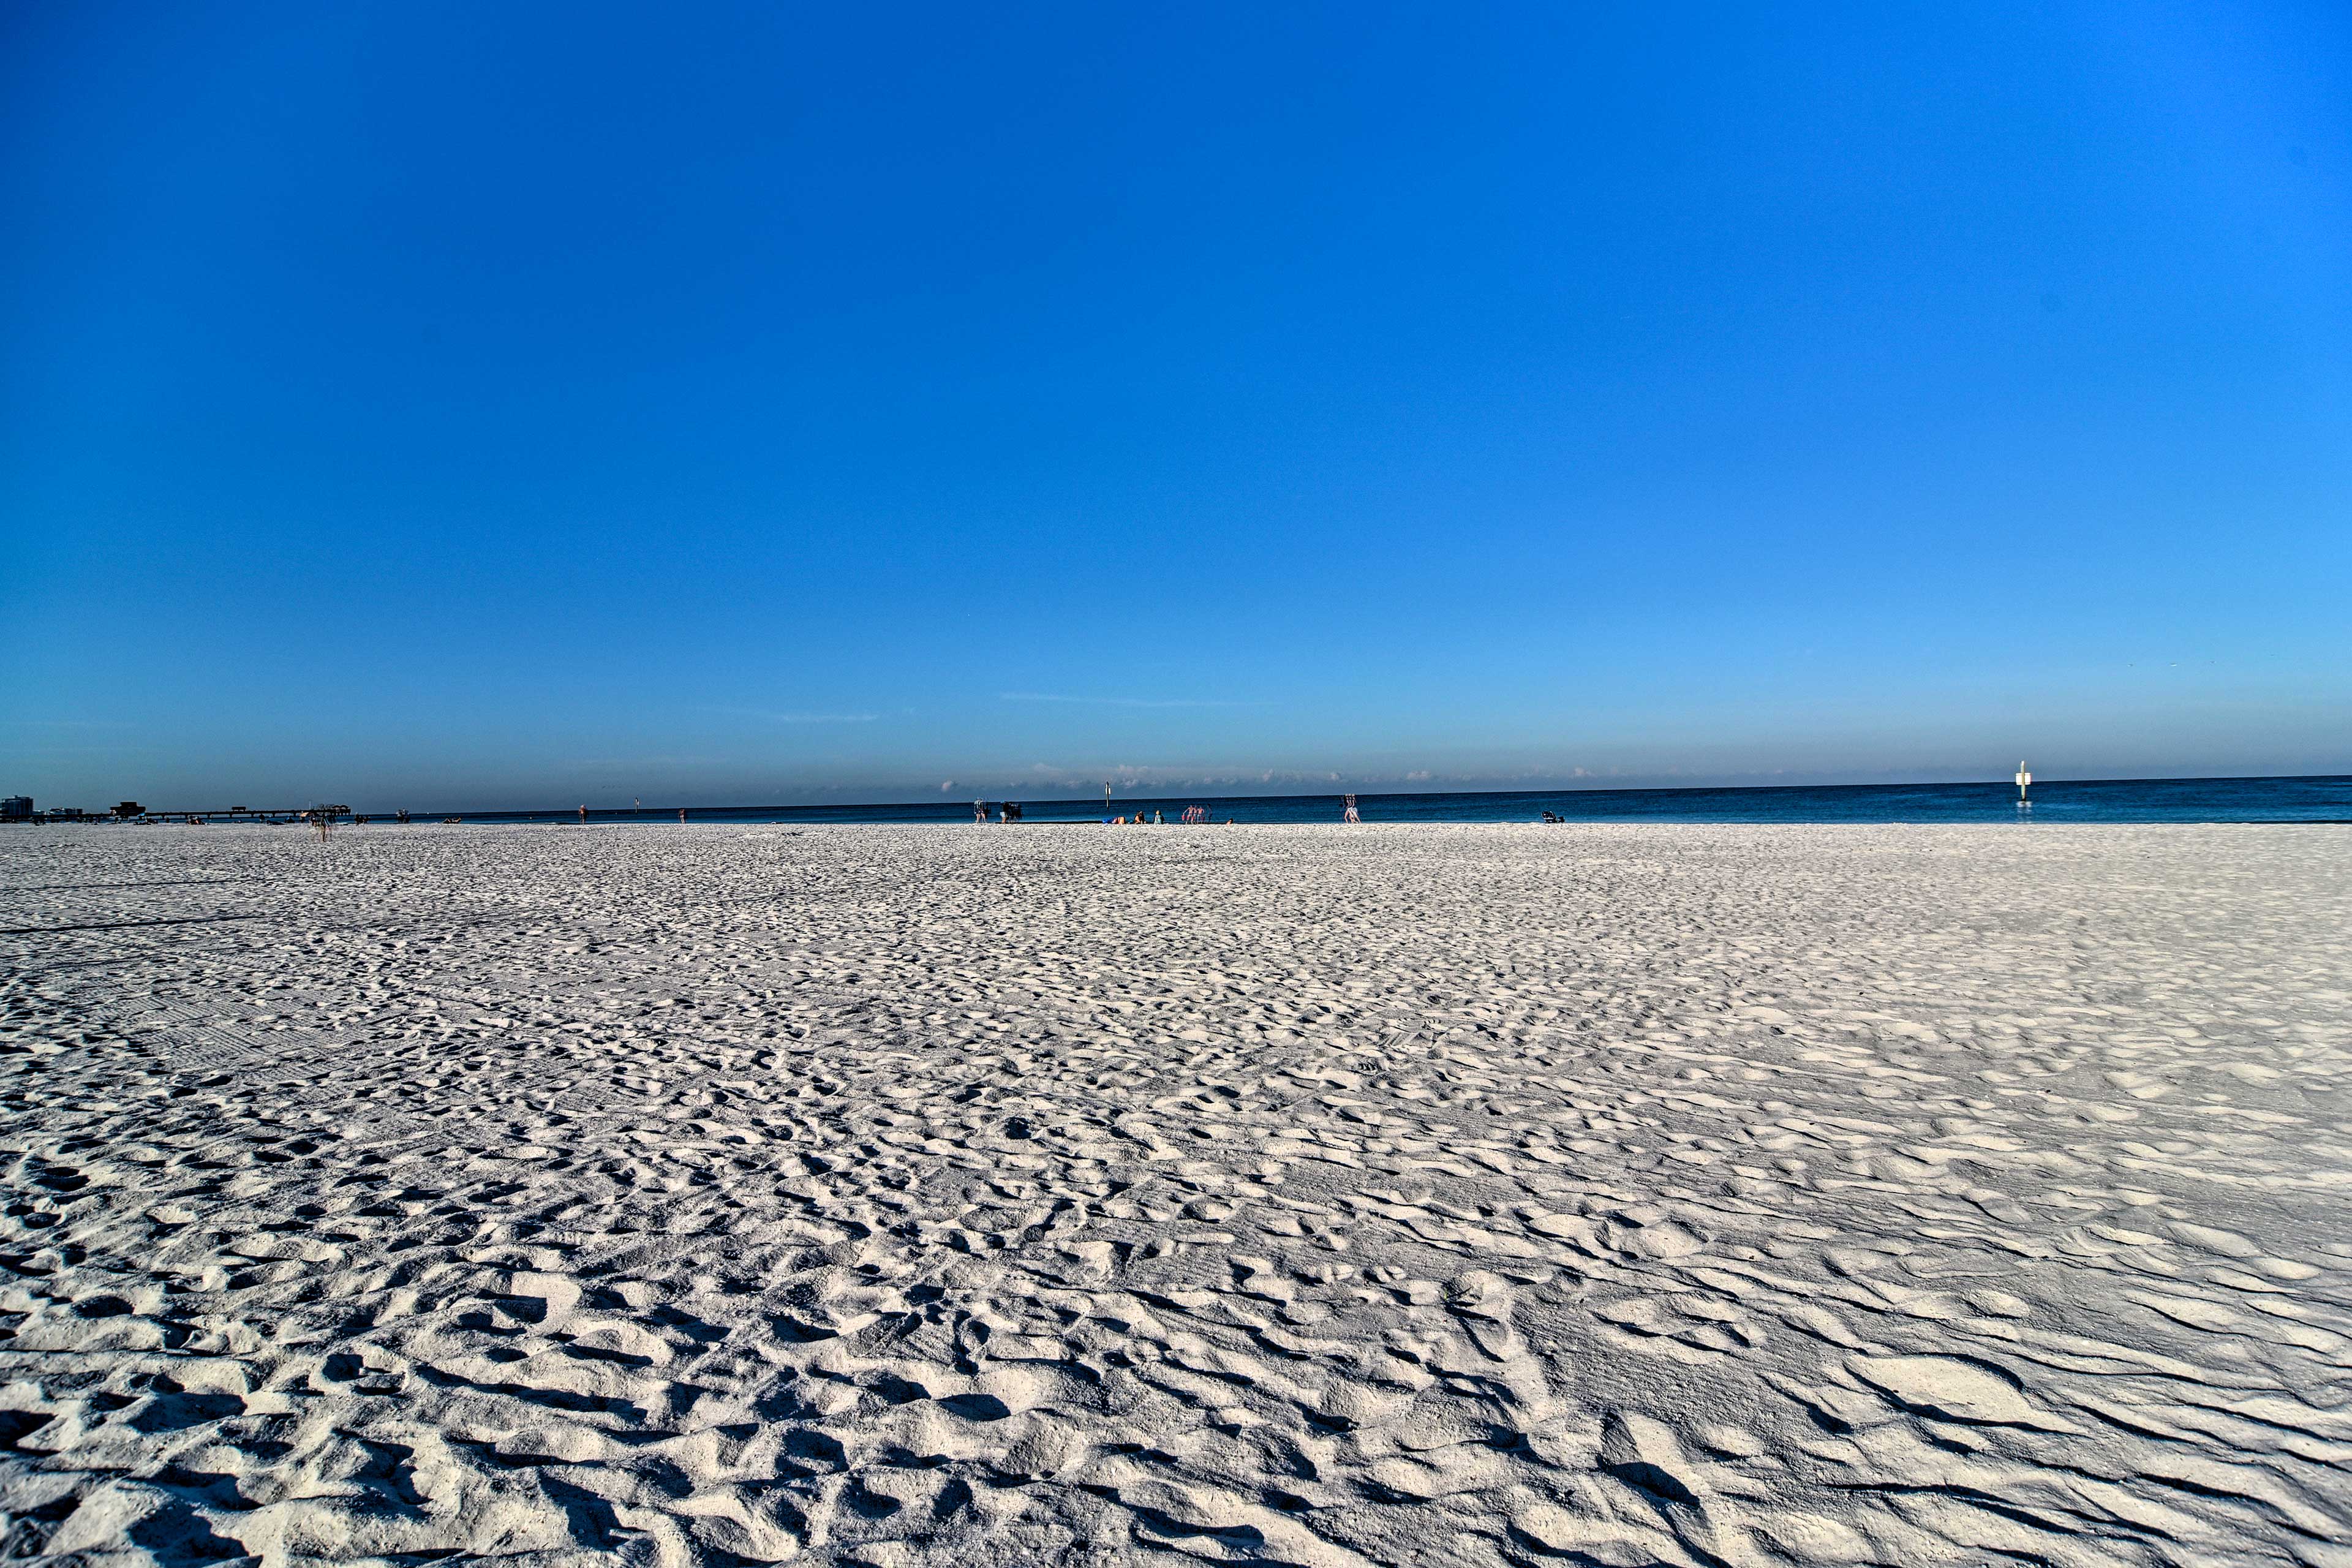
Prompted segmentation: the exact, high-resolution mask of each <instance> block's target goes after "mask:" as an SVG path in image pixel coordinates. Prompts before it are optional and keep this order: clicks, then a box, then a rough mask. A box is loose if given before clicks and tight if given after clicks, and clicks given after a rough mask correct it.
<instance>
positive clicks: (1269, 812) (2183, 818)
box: [415, 774, 2352, 824]
mask: <svg viewBox="0 0 2352 1568" xmlns="http://www.w3.org/2000/svg"><path fill="white" fill-rule="evenodd" d="M2029 799H2030V800H2031V801H2032V805H2029V806H2026V807H2023V808H2021V807H2020V806H2019V805H2018V803H2017V786H2016V785H2014V784H2010V783H2008V782H2006V781H2002V782H2000V783H1997V784H1996V783H1986V784H1828V785H1818V784H1817V785H1802V786H1792V787H1787V788H1769V787H1768V788H1744V789H1577V790H1511V791H1481V792H1477V793H1470V794H1457V795H1363V794H1359V795H1357V797H1356V802H1357V806H1358V809H1359V810H1360V812H1361V814H1362V816H1363V819H1364V820H1365V821H1366V822H1537V821H1540V820H1542V818H1543V814H1544V813H1545V812H1546V811H1554V812H1557V813H1559V815H1560V816H1564V817H1566V818H1567V819H1568V820H1570V822H1791V823H1796V822H1815V823H1821V822H2012V823H2013V822H2029V821H2030V822H2111V823H2131V822H2334V823H2352V775H2342V774H2336V775H2328V776H2324V777H2317V778H2257V779H2096V780H2084V781H2081V782H2066V781H2053V782H2051V783H2048V784H2042V783H2039V782H2037V783H2036V784H2034V785H2033V786H2032V790H2031V791H2030V792H2029ZM999 805H1001V803H1000V802H996V801H992V802H990V814H991V815H992V816H994V815H995V814H996V810H997V807H998V806H999ZM1021 805H1022V809H1023V819H1024V822H1025V823H1028V824H1040V823H1054V822H1101V821H1103V820H1105V819H1106V817H1107V816H1111V815H1114V814H1116V815H1120V816H1131V815H1133V814H1134V813H1135V812H1138V811H1140V812H1142V813H1144V814H1145V815H1146V816H1149V815H1150V814H1151V813H1152V812H1153V811H1159V812H1160V813H1162V814H1164V815H1165V816H1166V817H1167V818H1168V820H1169V821H1170V822H1171V823H1172V822H1174V821H1175V820H1176V818H1177V816H1178V815H1179V814H1180V813H1181V812H1182V811H1183V810H1184V809H1185V808H1186V807H1187V806H1192V805H1200V806H1206V807H1207V808H1208V812H1209V817H1210V820H1212V821H1213V822H1225V821H1229V820H1230V821H1233V822H1337V821H1339V811H1340V797H1339V795H1118V796H1115V797H1114V798H1113V800H1112V802H1111V809H1110V811H1109V812H1106V811H1105V810H1104V809H1103V803H1102V801H1101V799H1100V798H1099V797H1097V798H1096V799H1092V800H1025V801H1023V802H1022V803H1021ZM677 809H678V808H677V806H675V805H670V806H659V807H656V806H651V805H649V806H646V807H645V808H644V809H643V810H641V811H630V810H621V811H596V810H592V811H590V812H589V814H588V819H589V820H590V821H592V822H631V821H637V822H676V821H677ZM443 816H462V817H464V818H465V819H466V820H467V821H468V822H552V821H557V820H566V821H577V820H578V819H579V814H578V813H577V812H576V811H532V812H516V811H457V812H441V811H436V812H424V811H419V812H416V813H415V819H416V820H418V821H437V820H438V819H440V818H441V817H443ZM687 817H688V821H689V822H706V823H755V822H964V823H968V822H970V821H971V819H972V817H971V802H970V801H968V800H967V801H944V802H940V803H937V804H933V803H929V802H925V803H923V804H920V805H781V806H779V805H748V806H694V807H691V808H689V809H688V813H687Z"/></svg>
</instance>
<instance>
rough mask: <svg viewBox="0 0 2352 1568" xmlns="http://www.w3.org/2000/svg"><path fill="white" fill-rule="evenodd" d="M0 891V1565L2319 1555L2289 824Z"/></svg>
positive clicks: (45, 849)
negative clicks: (73, 1559)
mask: <svg viewBox="0 0 2352 1568" xmlns="http://www.w3.org/2000/svg"><path fill="white" fill-rule="evenodd" d="M157 922H181V923H157ZM0 927H5V928H8V934H6V935H5V936H0V975H5V995H0V1002H5V1021H0V1090H4V1091H5V1103H0V1171H5V1197H6V1200H7V1202H6V1210H5V1219H0V1265H4V1266H5V1268H0V1292H5V1294H0V1334H5V1336H6V1337H5V1338H0V1369H5V1370H0V1435H5V1436H6V1437H7V1438H8V1439H9V1443H8V1447H7V1449H6V1451H5V1454H0V1512H5V1516H6V1527H7V1534H6V1538H5V1539H6V1551H7V1553H8V1554H14V1555H36V1554H41V1553H53V1554H61V1553H69V1552H81V1553H83V1554H84V1555H83V1557H82V1558H81V1559H80V1561H81V1562H83V1563H92V1564H96V1563H114V1562H131V1561H148V1560H160V1561H163V1562H172V1563H181V1562H194V1561H220V1560H223V1559H228V1558H236V1557H239V1556H250V1557H254V1558H257V1559H259V1560H260V1561H261V1562H262V1563H268V1564H271V1565H273V1568H274V1565H276V1564H280V1563H308V1562H337V1563H350V1562H373V1563H387V1564H389V1563H415V1562H419V1561H424V1560H426V1559H428V1558H432V1557H436V1556H438V1557H450V1556H452V1555H455V1556H457V1557H462V1558H465V1559H469V1560H472V1559H485V1558H495V1559H499V1560H501V1561H504V1562H509V1563H558V1562H574V1561H582V1562H584V1561H590V1560H603V1559H609V1558H610V1556H611V1555H612V1554H614V1553H618V1554H620V1555H621V1556H622V1558H623V1559H624V1560H625V1561H629V1562H635V1563H689V1562H703V1563H734V1562H738V1561H742V1560H751V1561H758V1562H772V1561H785V1560H791V1561H796V1562H802V1563H865V1564H874V1565H877V1568H890V1565H894V1564H916V1563H953V1564H956V1565H958V1568H978V1565H981V1564H1014V1563H1086V1564H1113V1563H1177V1562H1181V1561H1202V1560H1205V1561H1209V1562H1213V1563H1304V1564H1352V1563H1383V1564H1432V1565H1433V1564H1454V1563H1465V1564H1495V1563H1559V1562H1565V1563H1605V1564H1614V1565H1621V1568H1630V1565H1634V1564H1644V1563H1673V1564H1732V1565H1738V1568H1745V1565H1748V1564H1768V1563H1884V1564H1889V1565H1906V1568H1911V1565H1920V1564H1943V1563H1951V1564H1979V1563H2018V1562H2022V1563H2057V1564H2095V1563H2096V1564H2105V1563H2134V1564H2137V1563H2147V1564H2189V1563H2282V1564H2284V1563H2301V1564H2310V1565H2315V1568H2323V1565H2326V1568H2340V1565H2345V1564H2352V1547H2347V1545H2346V1544H2345V1542H2347V1539H2352V1138H2347V1131H2352V1024H2347V1019H2352V832H2347V830H2344V829H2342V828H2336V827H2258V826H2236V827H2148V828H2135V827H2084V828H2058V827H2030V828H2010V827H1722V826H1687V825H1685V826H1569V827H1549V828H1547V827H1538V826H1414V827H1409V828H1408V827H1394V826H1369V827H1365V828H1360V829H1352V830H1350V829H1343V828H1339V827H1336V826H1333V827H1264V826H1261V827H1247V828H1192V829H1182V828H1175V827H1167V828H1157V829H1111V828H1102V827H1092V826H1088V827H1045V826H1019V827H1009V828H1008V827H1001V826H992V827H988V828H980V827H940V826H926V827H910V828H882V827H837V826H836V827H810V828H806V829H792V828H780V827H751V828H737V827H721V826H687V827H677V826H646V827H625V828H617V827H616V828H602V827H592V828H580V827H570V826H566V827H502V828H477V827H446V826H412V827H404V828H403V827H389V826H369V827H361V828H351V829H346V830H344V831H342V832H340V833H338V834H337V835H336V837H334V839H333V841H332V842H331V843H330V844H327V845H324V846H321V845H320V844H318V843H316V842H314V841H312V840H311V839H310V838H309V837H305V836H304V835H303V834H302V833H301V832H299V831H298V830H295V829H290V828H288V829H267V828H232V827H224V826H215V827H208V828H186V827H180V828H163V827H152V828H64V827H58V828H24V829H13V830H6V831H0ZM25 928H38V929H36V930H32V931H27V930H26V929H25Z"/></svg>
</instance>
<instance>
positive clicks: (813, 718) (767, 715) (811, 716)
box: [704, 708, 881, 724]
mask: <svg viewBox="0 0 2352 1568" xmlns="http://www.w3.org/2000/svg"><path fill="white" fill-rule="evenodd" d="M704 711H706V712H710V713H732V714H733V715H735V716H736V717H737V718H739V719H764V720H766V721H768V722H769V723H771V724H871V723H872V722H874V721H875V720H877V719H878V718H880V717H881V715H880V714H878V713H773V712H771V711H769V710H767V709H764V708H707V709H705V710H704Z"/></svg>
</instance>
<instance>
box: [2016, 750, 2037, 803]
mask: <svg viewBox="0 0 2352 1568" xmlns="http://www.w3.org/2000/svg"><path fill="white" fill-rule="evenodd" d="M2032 782H2033V775H2032V773H2027V772H2026V771H2025V763H2024V761H2023V759H2020V760H2019V762H2018V764H2017V804H2018V805H2026V804H2027V801H2026V798H2025V786H2026V785H2027V784H2032Z"/></svg>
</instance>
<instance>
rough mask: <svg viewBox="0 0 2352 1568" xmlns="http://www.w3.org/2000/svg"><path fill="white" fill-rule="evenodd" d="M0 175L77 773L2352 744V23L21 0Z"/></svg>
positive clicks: (1717, 766) (1360, 777) (12, 38)
mask: <svg viewBox="0 0 2352 1568" xmlns="http://www.w3.org/2000/svg"><path fill="white" fill-rule="evenodd" d="M1791 12H1794V13H1796V14H1795V15H1790V13H1791ZM0 212H5V214H6V215H7V216H6V219H5V223H0V528H5V546H0V668H5V679H0V790H7V791H17V790H26V791H30V792H32V793H33V794H34V795H36V797H37V798H38V799H40V800H42V801H43V802H44V803H45V804H46V803H52V802H57V803H63V804H79V805H87V806H96V805H105V804H109V803H110V802H112V801H114V800H117V799H120V798H122V797H124V796H135V797H137V798H139V799H141V800H142V801H145V802H147V803H148V804H150V805H173V804H186V805H222V804H230V803H234V802H243V803H246V804H262V803H263V802H262V797H268V804H272V805H275V804H279V803H280V801H281V800H282V801H296V800H309V799H312V798H318V797H322V796H323V797H328V798H333V799H340V800H349V801H352V802H353V803H354V804H358V805H373V806H391V805H401V804H409V805H417V806H441V805H473V806H479V807H489V806H495V805H571V804H573V803H575V802H579V801H583V800H584V801H587V802H589V803H591V804H593V805H609V804H614V803H619V804H625V803H626V802H627V800H628V799H629V798H630V797H631V796H633V795H635V796H643V797H645V798H646V800H647V801H648V802H649V803H650V802H653V801H656V800H658V801H661V802H664V803H669V802H676V801H686V802H690V803H703V804H717V803H726V802H733V803H781V802H787V801H795V800H808V799H825V798H834V799H841V798H852V799H880V798H915V797H919V796H924V795H929V796H930V797H931V798H938V796H939V795H940V794H941V793H942V792H943V791H944V792H945V793H947V794H949V795H954V796H956V797H959V798H969V797H970V796H971V795H980V794H982V793H986V794H989V795H1014V796H1024V795H1025V796H1028V797H1031V798H1042V797H1045V796H1048V795H1055V794H1059V793H1062V792H1063V790H1064V788H1065V787H1066V785H1070V784H1076V786H1077V788H1076V791H1074V792H1073V793H1084V792H1085V791H1086V790H1087V789H1089V788H1092V787H1097V786H1098V781H1100V780H1102V779H1104V778H1107V777H1115V778H1118V779H1119V780H1120V781H1122V783H1125V782H1127V781H1130V780H1131V781H1135V782H1136V783H1135V787H1144V786H1145V785H1148V784H1161V785H1164V786H1165V787H1169V788H1171V789H1179V790H1186V791H1193V792H1200V793H1208V792H1213V791H1215V792H1230V793H1245V792H1249V791H1255V790H1291V789H1307V788H1316V787H1328V783H1329V781H1331V780H1332V779H1333V778H1334V777H1335V776H1336V777H1337V778H1339V779H1342V780H1344V781H1346V783H1347V784H1349V785H1351V786H1355V787H1360V788H1366V789H1379V788H1383V787H1414V786H1415V785H1421V786H1422V787H1437V788H1456V787H1458V788H1470V787H1482V786H1517V785H1535V784H1550V783H1555V782H1573V781H1576V780H1578V779H1580V778H1581V779H1586V780H1593V781H1611V780H1613V781H1616V782H1621V783H1626V782H1658V783H1671V782H1696V781H1701V780H1707V781H1715V780H1728V781H1733V782H1754V783H1771V782H1799V781H1807V780H1814V779H1844V780H1872V779H1880V778H1920V777H1928V778H1971V777H1975V778H1982V777H1995V776H2000V775H2002V774H2005V773H2007V772H2008V771H2009V769H2010V768H2011V766H2013V765H2014V763H2015V762H2016V760H2017V758H2019V757H2020V756H2024V757H2028V758H2030V759H2032V762H2033V765H2034V768H2035V771H2036V772H2037V773H2042V774H2045V775H2047V776H2052V777H2062V776H2088V775H2096V774H2106V775H2136V774H2139V775H2144V774H2157V773H2271V772H2336V771H2352V11H2347V8H2346V7H2344V6H2343V5H2340V4H2317V5H2303V6H2295V5H2275V6H2272V5H2226V4H2223V5H2215V4H2193V5H2172V6H2168V5H2097V6H2075V5H2043V4H2032V5H1948V6H1944V7H1940V8H1937V7H1923V6H1909V5H1904V6H1888V5H1855V6H1852V7H1848V8H1844V9H1840V8H1836V7H1832V6H1820V7H1786V6H1769V7H1768V6H1761V5H1759V6H1752V7H1737V8H1686V9H1678V10H1655V9H1653V8H1650V7H1636V6H1625V7H1619V8H1616V9H1614V10H1609V11H1596V10H1595V9H1593V8H1588V7H1583V6H1568V5H1496V6H1460V5H1420V6H1409V7H1400V6H1367V5H1331V6H1328V7H1316V6H1306V5H1296V6H1294V5H1279V6H1264V5H1246V6H1235V7H1231V8H1219V7H1214V6H1191V5H1187V6H1159V7H1134V6H1105V5H1013V6H982V5H957V6H922V5H915V6H904V7H863V6H840V5H834V6H814V5H810V6H797V7H779V6H772V5H745V6H732V7H730V6H723V5H689V6H667V7H654V6H646V7H642V8H628V9H621V8H613V7H608V6H604V5H593V4H592V5H561V6H553V5H549V6H533V5H517V4H500V5H462V6H460V5H448V6H432V5H367V6H354V5H335V4H323V5H321V4H303V5H252V4H242V3H240V4H237V5H201V4H191V5H148V4H141V5H121V6H114V5H82V4H76V5H37V4H17V5H8V6H6V7H5V8H0ZM1424 781H1425V782H1424Z"/></svg>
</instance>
